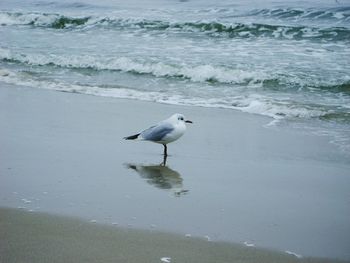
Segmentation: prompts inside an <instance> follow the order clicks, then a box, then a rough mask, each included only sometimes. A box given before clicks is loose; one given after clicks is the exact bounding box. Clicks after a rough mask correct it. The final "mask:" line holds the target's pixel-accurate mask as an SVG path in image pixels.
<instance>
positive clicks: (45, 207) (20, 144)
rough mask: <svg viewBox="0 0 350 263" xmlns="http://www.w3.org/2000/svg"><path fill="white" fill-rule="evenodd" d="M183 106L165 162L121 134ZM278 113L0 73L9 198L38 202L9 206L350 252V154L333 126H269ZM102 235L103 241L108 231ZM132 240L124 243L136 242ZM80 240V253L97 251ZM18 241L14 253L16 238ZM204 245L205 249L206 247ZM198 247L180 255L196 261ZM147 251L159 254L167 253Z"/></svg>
mask: <svg viewBox="0 0 350 263" xmlns="http://www.w3.org/2000/svg"><path fill="white" fill-rule="evenodd" d="M174 112H181V113H184V114H185V115H186V116H187V118H188V119H191V120H192V121H193V122H194V124H193V125H192V126H189V127H188V130H187V133H186V134H185V135H184V137H183V138H181V139H180V140H179V141H177V142H175V143H173V144H170V145H169V148H168V151H169V154H170V156H169V158H168V160H167V166H166V167H162V166H160V165H159V164H160V163H161V162H162V147H161V146H160V145H156V144H151V143H147V142H138V143H137V142H130V141H124V140H122V138H123V137H124V136H127V135H130V134H133V133H134V132H138V131H139V130H140V129H142V128H146V127H148V126H150V125H152V124H154V122H157V121H159V120H162V119H164V118H167V117H168V116H170V115H171V114H172V113H174ZM270 121H271V119H269V118H264V117H259V116H255V115H250V114H243V113H239V112H236V111H232V110H223V109H208V108H197V107H183V106H172V105H164V104H156V103H150V102H141V101H131V100H121V99H114V98H103V97H95V96H87V95H81V94H72V93H63V92H56V91H49V90H40V89H33V88H25V87H18V86H12V85H5V84H1V87H0V123H1V125H0V134H1V136H0V163H1V165H0V206H1V207H11V208H17V209H23V210H26V211H31V212H32V213H33V214H29V215H28V214H26V213H24V212H23V213H22V212H18V211H17V212H16V211H12V210H11V211H12V212H8V213H5V214H9V215H8V216H11V215H12V216H13V213H20V214H21V215H23V218H22V216H21V217H20V218H19V219H18V220H27V219H25V218H26V217H27V216H28V217H31V218H32V219H30V220H32V221H33V224H34V222H35V220H44V219H43V218H46V216H44V217H41V216H39V215H36V213H37V212H45V213H49V214H54V215H59V216H68V217H78V218H81V220H83V221H84V222H87V224H86V225H85V224H84V226H85V227H86V229H90V227H91V231H92V232H91V235H93V231H97V232H99V231H100V230H97V229H96V230H93V229H95V228H99V229H101V231H102V232H103V231H104V230H103V229H109V228H104V227H102V226H101V228H100V226H98V227H97V226H94V225H93V224H88V222H89V221H92V222H97V224H100V223H101V224H104V225H107V226H108V225H112V224H118V226H119V227H120V228H132V229H144V230H145V231H146V232H147V231H149V230H152V231H157V232H158V231H159V232H166V233H175V234H178V235H179V236H180V237H181V236H182V237H185V235H188V236H191V237H198V238H199V239H203V240H206V239H207V238H209V239H210V240H212V242H213V243H215V244H216V242H222V241H226V242H232V243H236V244H241V245H244V244H246V245H251V246H255V247H257V248H268V249H272V250H275V251H280V253H282V254H283V255H286V256H288V258H289V257H292V259H293V258H296V257H295V256H290V255H287V253H286V251H290V252H292V253H295V254H299V255H302V256H304V257H308V256H313V257H322V258H338V259H344V260H349V259H350V254H349V251H350V222H349V220H348V219H349V218H350V203H349V201H348V200H349V194H348V186H349V185H350V177H349V172H348V171H349V170H350V164H349V161H348V158H347V156H345V154H343V153H342V152H341V151H340V150H339V149H338V148H337V147H336V146H335V145H333V144H330V143H329V138H327V137H326V136H324V137H321V136H315V135H313V134H303V133H298V132H296V131H293V130H288V129H284V128H283V125H282V126H281V127H273V126H272V127H271V126H269V127H265V126H266V125H268V124H269V123H270ZM1 215H2V218H3V217H4V216H3V214H1ZM36 216H38V218H37V219H35V220H34V219H33V218H35V217H36ZM21 218H22V219H21ZM40 218H41V219H40ZM52 218H55V217H52ZM7 220H8V221H11V220H12V219H11V220H10V219H7ZM50 220H51V219H50ZM50 220H49V221H50ZM55 220H56V219H53V222H55ZM57 220H61V219H57ZM62 220H63V221H65V220H66V219H62ZM8 221H7V222H8ZM68 221H69V220H68ZM23 222H24V221H23ZM23 222H22V223H23ZM72 222H73V221H72ZM22 223H21V222H19V223H18V225H22V227H23V224H22ZM72 224H75V223H74V222H73V223H72ZM56 225H59V224H56V223H54V224H52V225H50V226H46V227H47V228H46V229H48V228H55V226H56ZM24 228H25V227H24ZM18 229H21V228H20V227H18ZM67 229H69V227H68V226H67ZM3 230H4V229H3ZM3 230H2V231H3ZM5 230H6V229H5ZM22 230H23V231H24V229H22ZM61 230H62V229H61ZM61 230H60V231H61ZM26 231H29V229H27V230H26ZM45 231H46V230H45ZM45 231H44V232H45ZM62 231H63V230H62ZM68 232H69V231H68ZM97 232H96V233H97ZM106 232H108V231H107V230H106ZM131 232H132V231H131ZM23 233H24V232H23ZM128 233H129V230H128ZM133 233H134V232H133ZM135 233H136V232H135ZM140 233H141V232H140ZM7 235H9V238H12V240H13V244H18V245H20V244H21V243H20V242H15V240H18V241H21V240H22V239H23V237H27V235H22V236H21V232H20V231H19V230H18V232H16V231H11V232H7ZM99 235H100V234H96V240H103V239H104V236H103V235H102V234H101V237H100V236H99ZM106 235H107V233H106ZM1 236H3V235H1ZM40 236H41V235H40V230H37V232H34V233H33V236H32V237H31V238H33V239H35V238H36V237H38V243H36V245H37V246H39V247H40V246H45V245H46V244H47V243H46V242H43V240H44V239H41V238H40V239H39V237H40ZM79 236H80V235H79ZM160 236H162V237H164V238H165V237H166V236H167V235H165V234H164V235H163V234H161V235H160ZM50 238H52V239H55V238H56V236H55V235H52V236H51V237H50ZM57 238H58V237H57ZM75 238H79V237H75ZM67 239H68V240H70V238H67ZM1 240H2V242H4V241H6V240H4V239H3V238H2V239H1ZM24 240H26V238H24ZM120 240H122V239H120ZM123 240H124V238H123ZM125 240H128V239H127V238H126V239H125ZM125 240H124V242H122V243H123V244H122V245H121V246H127V245H128V244H129V243H130V242H129V241H125ZM180 240H184V238H183V239H181V238H180ZM74 242H76V241H74ZM86 242H88V241H86ZM91 242H93V240H91ZM174 242H175V241H174ZM175 243H176V242H175ZM177 243H179V242H177ZM177 243H176V244H177ZM180 243H181V242H180ZM40 244H41V245H40ZM67 244H69V242H68V243H67ZM220 244H221V243H220ZM90 245H91V244H90ZM90 245H89V246H90ZM226 245H227V244H226ZM226 245H222V246H226ZM23 246H24V245H23ZM67 246H68V247H69V245H67ZM150 246H151V247H152V245H151V244H150ZM176 246H177V245H174V247H176ZM218 246H219V245H218ZM220 246H221V245H220ZM220 246H219V247H220ZM227 246H231V245H227ZM73 247H74V246H73ZM155 247H156V246H153V249H155ZM250 248H251V247H247V249H250ZM52 249H53V248H52ZM100 249H102V245H101V246H97V249H96V251H95V250H93V251H95V252H96V253H99V254H100V255H102V254H104V253H105V252H103V251H102V250H101V251H98V250H100ZM173 249H175V248H173ZM177 249H178V250H177V251H181V249H183V248H182V247H181V245H179V248H177ZM20 250H21V249H18V251H20ZM75 250H77V253H78V251H80V252H79V253H80V254H79V255H80V256H81V257H84V255H85V254H84V253H87V254H89V255H92V252H90V251H84V252H82V251H83V250H84V249H83V248H77V249H74V251H75ZM86 250H88V249H86ZM9 251H12V252H11V253H17V252H14V251H16V250H15V247H14V248H13V250H9ZM60 251H61V250H60ZM74 251H73V252H74ZM167 251H168V250H167ZM201 251H202V250H201ZM218 251H220V248H218ZM244 251H246V250H244ZM247 251H248V252H249V253H250V252H251V250H247ZM61 252H62V251H61ZM73 252H72V253H73ZM197 252H198V250H197ZM18 253H19V252H18ZM23 253H25V252H23ZM38 253H39V252H38ZM52 253H53V255H54V253H58V252H57V251H56V252H54V251H53V252H52ZM90 253H91V254H90ZM106 253H107V252H106ZM186 253H191V252H190V251H189V252H186ZM186 253H184V255H183V257H186ZM201 253H203V255H206V254H205V253H206V249H203V251H202V252H201ZM201 253H198V254H200V255H199V256H201ZM213 253H214V254H215V253H216V252H213ZM217 253H218V254H220V255H221V254H224V255H225V257H224V256H222V257H223V262H224V261H225V260H226V262H227V258H230V257H231V256H234V255H231V254H225V253H226V252H222V253H221V252H220V253H219V252H217ZM264 253H265V252H264ZM34 254H35V253H34ZM39 254H40V253H39ZM50 254H51V252H50V253H48V254H47V256H50ZM145 254H147V253H146V252H145ZM151 254H152V253H151ZM194 254H196V253H193V254H191V255H192V256H189V258H190V260H184V261H183V262H197V261H196V260H195V259H194V256H195V255H194ZM277 254H278V255H279V253H277ZM277 254H276V255H277ZM40 255H43V254H42V253H41V254H40ZM40 255H39V256H40ZM140 255H141V253H140V254H137V255H135V257H138V256H140ZM249 255H250V254H249ZM274 255H275V254H274ZM12 256H13V255H12ZM76 256H78V254H76ZM150 256H154V258H155V260H158V261H159V258H160V257H161V256H163V255H160V254H154V255H150ZM164 256H168V255H165V254H164ZM169 256H171V255H170V254H169ZM174 256H175V254H174ZM226 256H227V257H226ZM33 257H35V255H33ZM154 258H152V260H154ZM139 259H140V258H139ZM181 259H182V258H181ZM135 260H136V259H135ZM106 261H107V259H106ZM106 261H105V262H106ZM198 261H199V260H198ZM13 262H16V261H13ZM107 262H108V261H107ZM114 262H116V261H114ZM126 262H128V261H126ZM130 262H140V261H137V260H136V261H133V260H132V259H130ZM144 262H145V261H144ZM152 262H153V261H152ZM176 262H177V261H176ZM179 262H181V261H179ZM202 262H206V261H202ZM208 262H213V261H208ZM215 262H220V261H215ZM229 262H232V261H229ZM243 262H252V261H249V260H243ZM259 262H261V261H259ZM267 262H273V261H271V260H269V261H267ZM283 262H285V261H284V260H283Z"/></svg>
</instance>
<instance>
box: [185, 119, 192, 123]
mask: <svg viewBox="0 0 350 263" xmlns="http://www.w3.org/2000/svg"><path fill="white" fill-rule="evenodd" d="M185 122H186V123H193V122H192V121H190V120H186V121H185Z"/></svg>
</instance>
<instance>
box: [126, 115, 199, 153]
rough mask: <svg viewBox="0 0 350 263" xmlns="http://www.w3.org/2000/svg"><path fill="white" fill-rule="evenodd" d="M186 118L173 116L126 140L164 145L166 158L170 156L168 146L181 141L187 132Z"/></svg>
mask: <svg viewBox="0 0 350 263" xmlns="http://www.w3.org/2000/svg"><path fill="white" fill-rule="evenodd" d="M186 123H192V121H190V120H185V116H184V115H183V114H180V113H176V114H174V115H172V116H171V117H170V118H168V119H166V120H164V121H161V122H159V123H158V124H156V125H154V126H152V127H150V128H148V129H146V130H144V131H142V132H140V133H137V134H134V135H131V136H127V137H124V139H125V140H141V141H150V142H155V143H160V144H163V146H164V157H166V156H168V152H167V144H168V143H171V142H173V141H176V140H177V139H179V138H180V137H181V136H182V135H184V133H185V131H186Z"/></svg>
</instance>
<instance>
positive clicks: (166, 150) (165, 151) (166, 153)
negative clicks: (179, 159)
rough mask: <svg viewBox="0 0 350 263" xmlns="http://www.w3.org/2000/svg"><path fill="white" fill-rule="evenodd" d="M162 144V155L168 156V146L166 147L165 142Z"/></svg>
mask: <svg viewBox="0 0 350 263" xmlns="http://www.w3.org/2000/svg"><path fill="white" fill-rule="evenodd" d="M163 146H164V156H168V148H167V147H166V144H163Z"/></svg>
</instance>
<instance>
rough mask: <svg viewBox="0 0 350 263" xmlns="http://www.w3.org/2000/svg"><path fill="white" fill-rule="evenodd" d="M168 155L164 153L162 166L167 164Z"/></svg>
mask: <svg viewBox="0 0 350 263" xmlns="http://www.w3.org/2000/svg"><path fill="white" fill-rule="evenodd" d="M167 157H168V156H167V155H163V162H162V163H161V164H160V165H161V166H166V159H167Z"/></svg>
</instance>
